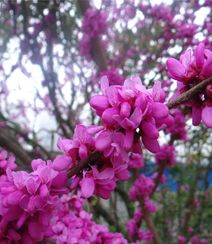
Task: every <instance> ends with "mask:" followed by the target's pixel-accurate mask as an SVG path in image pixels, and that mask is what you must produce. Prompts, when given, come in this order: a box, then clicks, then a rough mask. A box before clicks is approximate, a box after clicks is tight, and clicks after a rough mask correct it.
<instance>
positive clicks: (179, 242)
mask: <svg viewBox="0 0 212 244" xmlns="http://www.w3.org/2000/svg"><path fill="white" fill-rule="evenodd" d="M177 241H178V244H184V243H185V242H186V238H185V237H184V236H178V237H177Z"/></svg>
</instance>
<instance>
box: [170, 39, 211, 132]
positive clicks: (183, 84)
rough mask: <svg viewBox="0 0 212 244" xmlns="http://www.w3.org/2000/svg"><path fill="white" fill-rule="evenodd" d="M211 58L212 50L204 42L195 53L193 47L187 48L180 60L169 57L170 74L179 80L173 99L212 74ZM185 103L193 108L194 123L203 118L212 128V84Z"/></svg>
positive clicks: (197, 47)
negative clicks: (206, 47)
mask: <svg viewBox="0 0 212 244" xmlns="http://www.w3.org/2000/svg"><path fill="white" fill-rule="evenodd" d="M211 60H212V52H211V51H210V50H208V49H205V46H204V44H203V43H200V44H199V45H198V46H196V48H195V50H194V54H193V55H192V51H191V49H189V50H187V51H186V52H185V54H183V55H181V56H180V61H178V60H176V59H174V58H169V59H168V61H167V68H168V71H169V73H168V74H169V76H170V77H171V78H173V79H175V80H177V81H178V83H177V92H176V93H175V94H174V96H173V97H172V98H171V100H172V99H174V98H176V97H178V96H179V95H180V94H182V93H184V92H185V91H187V90H189V89H190V88H192V87H194V86H195V85H196V84H198V83H200V82H201V81H203V80H205V79H206V78H209V77H210V76H212V65H211ZM185 105H187V106H190V107H191V108H192V121H193V125H199V124H200V122H201V120H202V121H203V123H204V124H205V125H206V126H208V127H209V128H212V120H211V114H212V84H209V85H207V87H206V89H204V90H201V91H199V92H198V93H197V94H196V95H195V96H194V98H192V99H191V100H189V101H188V102H186V103H185Z"/></svg>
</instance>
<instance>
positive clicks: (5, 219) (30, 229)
mask: <svg viewBox="0 0 212 244" xmlns="http://www.w3.org/2000/svg"><path fill="white" fill-rule="evenodd" d="M32 168H33V170H34V171H33V172H32V173H30V174H29V173H27V172H25V171H17V172H14V171H11V169H10V168H8V169H7V172H6V173H7V175H6V176H7V178H2V177H1V178H0V199H1V201H0V239H1V240H5V241H6V243H10V242H11V243H12V242H13V241H14V242H15V241H19V242H21V243H23V244H25V243H26V244H27V243H36V242H38V241H41V240H42V239H43V238H44V234H45V231H46V230H47V228H48V227H49V226H50V220H51V218H52V217H53V216H54V215H55V214H56V212H57V210H58V208H59V206H60V204H61V202H60V199H59V197H58V196H57V195H58V194H63V193H67V190H68V189H67V188H65V187H64V185H65V184H66V183H67V176H66V175H65V173H64V172H60V173H59V172H57V171H55V170H54V169H53V168H52V163H51V162H50V161H48V162H47V163H46V162H45V161H42V160H41V159H37V160H33V161H32ZM58 174H59V177H57V176H58Z"/></svg>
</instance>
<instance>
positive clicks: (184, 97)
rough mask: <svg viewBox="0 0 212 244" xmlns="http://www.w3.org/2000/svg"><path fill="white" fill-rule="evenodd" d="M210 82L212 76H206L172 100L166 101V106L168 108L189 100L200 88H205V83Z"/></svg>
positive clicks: (211, 81)
mask: <svg viewBox="0 0 212 244" xmlns="http://www.w3.org/2000/svg"><path fill="white" fill-rule="evenodd" d="M210 83H212V76H211V77H209V78H207V79H206V80H203V81H202V82H200V83H199V84H197V85H196V86H194V87H192V88H191V89H190V90H188V91H186V92H184V93H182V94H181V95H180V96H178V97H177V98H175V99H174V100H172V101H171V102H169V103H167V104H166V106H167V107H168V108H169V109H172V108H174V107H176V106H178V105H180V104H182V103H185V102H187V101H189V100H190V99H191V98H193V97H194V96H195V95H196V94H197V93H198V92H199V91H200V90H202V89H205V87H206V86H207V85H209V84H210Z"/></svg>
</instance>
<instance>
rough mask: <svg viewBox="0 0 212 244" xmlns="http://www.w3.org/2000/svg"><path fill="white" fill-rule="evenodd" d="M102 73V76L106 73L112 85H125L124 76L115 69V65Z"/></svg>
mask: <svg viewBox="0 0 212 244" xmlns="http://www.w3.org/2000/svg"><path fill="white" fill-rule="evenodd" d="M100 75H101V76H104V75H106V76H107V78H108V80H109V84H110V85H123V82H124V78H123V76H120V75H119V72H118V70H116V69H114V68H113V67H111V68H110V69H109V70H107V71H103V72H101V73H100Z"/></svg>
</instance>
